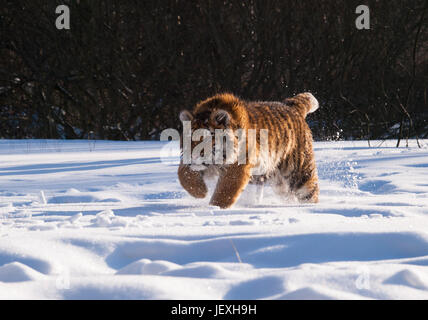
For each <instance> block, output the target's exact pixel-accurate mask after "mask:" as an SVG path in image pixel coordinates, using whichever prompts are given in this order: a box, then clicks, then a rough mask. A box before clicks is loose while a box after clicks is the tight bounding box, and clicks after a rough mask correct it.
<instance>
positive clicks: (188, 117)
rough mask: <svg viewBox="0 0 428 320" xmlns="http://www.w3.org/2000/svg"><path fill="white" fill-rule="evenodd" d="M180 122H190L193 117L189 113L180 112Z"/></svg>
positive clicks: (185, 111)
mask: <svg viewBox="0 0 428 320" xmlns="http://www.w3.org/2000/svg"><path fill="white" fill-rule="evenodd" d="M180 120H181V122H184V121H192V120H193V115H192V114H191V113H190V111H187V110H183V111H181V112H180Z"/></svg>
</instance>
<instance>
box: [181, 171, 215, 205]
mask: <svg viewBox="0 0 428 320" xmlns="http://www.w3.org/2000/svg"><path fill="white" fill-rule="evenodd" d="M178 179H179V180H180V184H181V186H182V187H183V188H184V189H185V190H186V191H187V192H188V193H189V194H190V195H191V196H192V197H195V198H199V199H201V198H205V197H206V195H207V193H208V188H207V186H206V184H205V182H204V179H203V178H202V174H201V172H200V171H193V170H192V169H191V168H190V167H189V166H187V165H180V166H179V168H178Z"/></svg>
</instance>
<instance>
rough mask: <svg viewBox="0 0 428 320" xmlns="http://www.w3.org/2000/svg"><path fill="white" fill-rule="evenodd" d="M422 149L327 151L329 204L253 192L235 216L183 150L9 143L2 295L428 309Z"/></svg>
mask: <svg viewBox="0 0 428 320" xmlns="http://www.w3.org/2000/svg"><path fill="white" fill-rule="evenodd" d="M409 143H410V147H408V148H406V147H401V148H395V147H394V146H395V141H384V142H381V141H372V142H371V145H372V146H374V147H371V148H370V147H368V144H367V142H365V141H358V142H357V141H348V142H343V141H339V142H316V143H315V154H316V158H317V165H318V172H319V176H320V187H321V195H320V203H318V204H314V205H312V204H311V205H301V204H297V203H287V202H285V201H283V200H282V199H279V198H278V197H277V196H276V195H275V194H274V193H273V192H272V190H271V189H270V188H265V195H264V198H263V200H262V201H261V202H260V203H258V202H257V199H256V197H255V196H254V195H255V187H253V186H249V187H248V188H247V189H246V190H245V192H244V193H243V194H242V196H241V197H240V199H239V200H238V203H237V204H236V205H235V206H234V207H232V208H230V209H227V210H221V209H219V208H217V207H212V206H210V205H209V204H208V202H209V198H207V199H203V200H198V199H193V198H191V197H190V196H189V195H187V194H186V192H184V190H183V189H182V188H181V187H180V185H179V183H178V180H177V174H176V171H177V162H178V155H179V150H178V146H177V145H176V144H174V143H161V142H149V141H146V142H112V141H90V142H88V141H81V140H80V141H79V140H76V141H74V140H70V141H63V140H0V298H1V299H428V170H427V169H428V141H426V140H424V141H422V145H423V147H422V148H420V149H419V148H417V146H416V142H415V141H413V140H411V141H409ZM210 188H211V190H212V188H213V184H211V185H210Z"/></svg>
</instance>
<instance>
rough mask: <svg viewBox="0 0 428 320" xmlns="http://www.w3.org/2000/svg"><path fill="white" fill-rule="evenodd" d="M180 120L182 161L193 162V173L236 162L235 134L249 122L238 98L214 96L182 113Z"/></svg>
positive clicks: (236, 138) (226, 95) (236, 136)
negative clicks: (181, 126) (208, 167)
mask: <svg viewBox="0 0 428 320" xmlns="http://www.w3.org/2000/svg"><path fill="white" fill-rule="evenodd" d="M180 120H181V121H182V123H183V129H184V131H183V132H184V134H183V136H182V139H181V140H182V142H181V147H182V156H183V158H182V159H183V160H186V161H187V162H189V161H190V163H188V164H190V165H191V168H192V169H193V170H204V169H206V168H207V166H210V165H224V164H231V163H234V162H236V160H237V148H238V135H237V133H236V131H237V130H238V129H242V128H244V127H245V122H248V115H247V113H246V111H245V108H244V107H243V103H242V101H241V100H240V99H239V98H237V97H236V96H234V95H232V94H218V95H215V96H213V97H211V98H208V99H206V100H204V101H202V102H200V103H198V104H197V105H196V106H195V108H194V109H193V110H192V111H188V110H184V111H182V112H181V113H180ZM189 129H190V132H189ZM185 139H187V140H185ZM186 153H187V154H186Z"/></svg>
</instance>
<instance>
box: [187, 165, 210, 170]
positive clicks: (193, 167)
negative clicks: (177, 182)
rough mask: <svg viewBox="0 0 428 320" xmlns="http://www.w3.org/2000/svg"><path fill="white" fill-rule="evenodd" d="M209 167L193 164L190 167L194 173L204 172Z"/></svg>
mask: <svg viewBox="0 0 428 320" xmlns="http://www.w3.org/2000/svg"><path fill="white" fill-rule="evenodd" d="M207 168H208V167H207V166H206V165H203V164H191V165H190V169H191V170H192V171H203V170H205V169H207Z"/></svg>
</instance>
